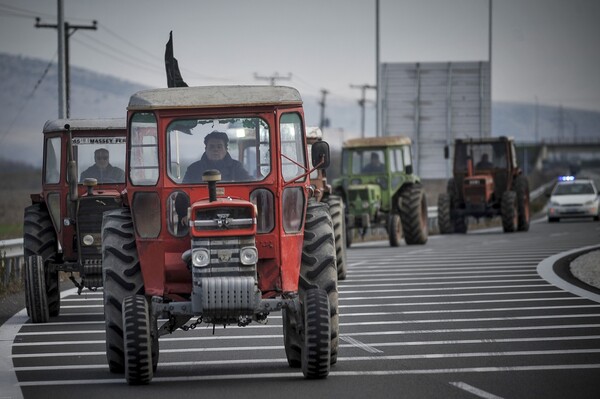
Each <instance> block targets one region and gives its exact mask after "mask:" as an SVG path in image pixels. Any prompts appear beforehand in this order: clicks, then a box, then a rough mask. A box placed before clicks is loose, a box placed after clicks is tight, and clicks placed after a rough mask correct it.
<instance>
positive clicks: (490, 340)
mask: <svg viewBox="0 0 600 399" xmlns="http://www.w3.org/2000/svg"><path fill="white" fill-rule="evenodd" d="M344 337H349V335H344ZM598 338H600V335H580V336H560V337H535V338H486V339H458V340H441V341H400V342H375V343H370V344H368V346H369V347H371V348H374V349H375V348H387V347H396V346H430V345H450V346H455V345H464V344H472V345H476V344H484V345H489V344H503V343H514V342H553V341H588V340H597V339H598ZM355 341H356V342H360V341H358V340H355ZM98 343H104V341H102V342H98ZM354 346H355V345H354V344H340V348H352V347H354ZM264 348H267V349H266V350H272V348H274V347H264ZM277 348H278V349H280V350H281V349H284V347H283V345H280V346H278V347H277ZM192 349H194V348H192ZM218 350H220V348H213V349H212V350H211V351H212V352H214V351H218ZM176 352H178V351H176V350H172V349H161V350H160V353H162V354H168V353H176ZM189 352H208V350H203V349H199V350H189ZM81 356H102V357H104V356H106V351H104V350H102V351H96V352H54V353H27V354H14V355H12V358H14V359H30V358H34V359H37V358H48V357H52V358H54V357H56V358H59V357H61V358H69V357H81ZM215 361H216V360H215ZM250 361H254V359H252V360H250ZM224 362H225V363H227V362H230V360H224Z"/></svg>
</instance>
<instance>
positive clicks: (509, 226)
mask: <svg viewBox="0 0 600 399" xmlns="http://www.w3.org/2000/svg"><path fill="white" fill-rule="evenodd" d="M517 206H518V205H517V193H515V192H514V191H505V192H504V194H502V202H501V203H500V212H501V213H502V229H503V230H504V232H505V233H514V232H515V231H517V228H518V225H519V220H518V216H519V215H518V210H517Z"/></svg>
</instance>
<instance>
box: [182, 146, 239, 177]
mask: <svg viewBox="0 0 600 399" xmlns="http://www.w3.org/2000/svg"><path fill="white" fill-rule="evenodd" d="M209 169H216V170H218V171H219V172H221V181H248V180H251V178H250V175H249V174H248V172H246V169H244V167H243V166H242V164H241V163H240V162H239V161H236V160H235V159H233V158H231V155H229V153H227V154H225V157H224V158H223V159H221V160H220V161H211V160H210V159H208V157H207V156H206V154H204V155H202V158H200V160H199V161H196V162H194V163H193V164H191V165H190V166H189V167H188V168H187V170H186V171H185V176H183V183H202V173H204V172H205V171H207V170H209Z"/></svg>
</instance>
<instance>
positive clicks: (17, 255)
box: [0, 238, 24, 287]
mask: <svg viewBox="0 0 600 399" xmlns="http://www.w3.org/2000/svg"><path fill="white" fill-rule="evenodd" d="M23 255H24V252H23V239H22V238H16V239H13V240H0V272H1V276H0V284H1V285H2V287H6V286H8V285H9V284H10V283H11V282H16V281H20V280H21V278H22V271H23Z"/></svg>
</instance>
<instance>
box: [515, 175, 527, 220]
mask: <svg viewBox="0 0 600 399" xmlns="http://www.w3.org/2000/svg"><path fill="white" fill-rule="evenodd" d="M515 192H516V193H517V213H518V215H519V216H518V218H519V220H518V226H517V230H518V231H528V230H529V219H530V214H529V181H528V180H527V178H526V177H525V176H517V178H516V179H515Z"/></svg>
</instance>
